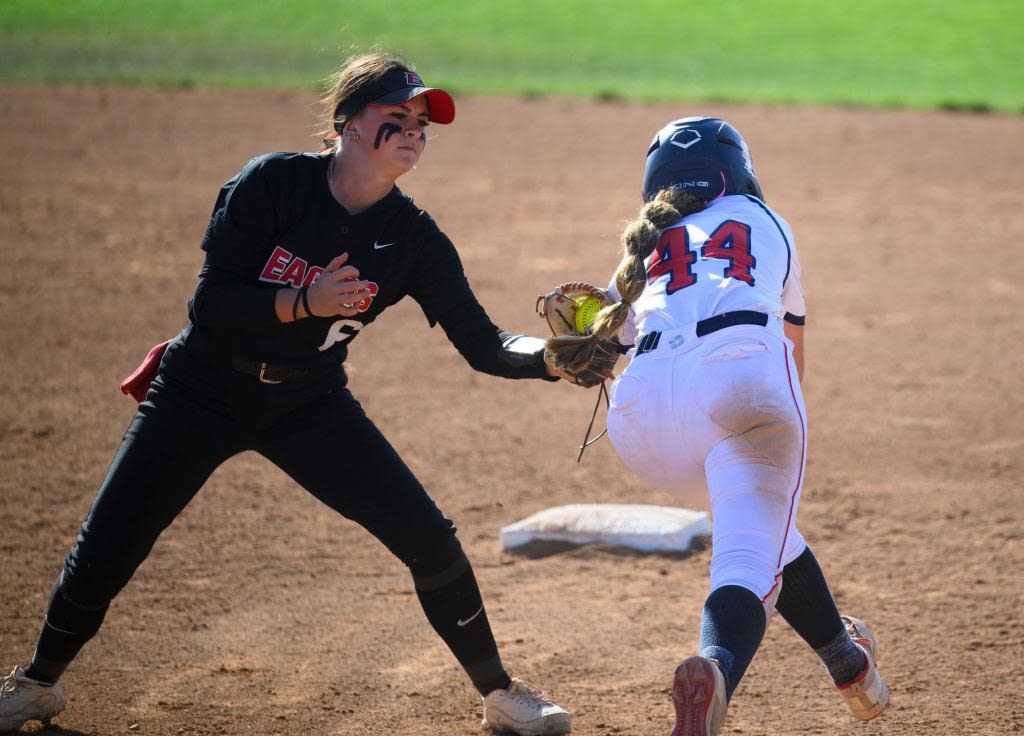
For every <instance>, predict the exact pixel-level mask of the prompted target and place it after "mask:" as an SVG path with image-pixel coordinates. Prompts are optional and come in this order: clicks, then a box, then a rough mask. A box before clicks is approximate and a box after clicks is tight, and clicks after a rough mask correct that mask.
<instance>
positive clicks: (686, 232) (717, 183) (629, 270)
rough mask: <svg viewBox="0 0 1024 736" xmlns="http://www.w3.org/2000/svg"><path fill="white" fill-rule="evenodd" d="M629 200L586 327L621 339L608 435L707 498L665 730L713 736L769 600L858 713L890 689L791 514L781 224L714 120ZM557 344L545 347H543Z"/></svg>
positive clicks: (796, 462)
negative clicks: (704, 562)
mask: <svg viewBox="0 0 1024 736" xmlns="http://www.w3.org/2000/svg"><path fill="white" fill-rule="evenodd" d="M643 194H644V200H645V202H646V203H647V204H645V206H644V208H643V209H642V210H641V212H640V216H639V217H638V219H637V220H635V221H634V222H633V223H631V224H630V225H629V226H627V228H626V231H625V233H624V234H623V244H624V246H625V251H626V255H625V257H624V259H623V262H622V264H620V266H619V269H618V270H617V272H616V275H615V278H614V279H613V281H612V284H611V286H610V288H609V292H610V295H611V296H612V297H613V299H615V300H616V301H617V303H616V304H615V305H613V306H612V307H609V308H606V309H605V310H603V311H602V312H601V313H600V314H599V315H598V318H597V321H596V322H595V325H594V328H593V332H594V333H595V334H594V335H593V336H592V337H591V338H590V339H592V340H596V339H601V338H610V337H612V336H614V335H616V334H618V335H619V339H620V341H621V342H622V343H623V344H632V345H633V347H632V348H631V349H630V350H629V352H628V354H627V355H628V357H629V364H628V366H627V367H626V369H625V371H624V372H623V373H622V375H620V376H619V377H618V378H617V379H616V380H615V381H614V383H613V384H612V387H611V405H610V408H609V411H608V434H609V436H610V438H611V440H612V443H613V445H614V446H615V449H616V451H617V452H618V453H619V455H620V456H621V457H622V460H623V461H624V462H625V463H626V465H628V466H629V467H630V468H631V469H632V470H633V471H634V472H635V473H636V474H637V475H639V476H640V477H641V478H643V479H645V480H646V481H648V482H650V483H651V484H653V485H655V486H658V487H660V488H663V489H665V490H667V491H668V492H670V493H672V494H674V495H676V496H678V497H679V499H680V500H681V501H682V502H683V504H684V505H686V506H688V507H691V508H705V509H709V510H710V511H711V514H712V522H713V524H712V528H713V532H712V558H711V592H710V594H709V596H708V598H707V600H706V602H705V605H704V609H703V614H702V625H701V651H700V656H697V657H691V658H689V659H687V660H685V661H684V662H683V663H682V664H680V665H679V668H678V669H677V671H676V675H675V680H674V682H673V693H672V694H673V699H674V701H675V709H676V727H675V730H674V731H673V736H710V734H715V733H717V732H718V730H719V729H720V728H721V725H722V723H723V721H724V720H725V712H726V708H727V703H728V700H729V698H731V696H732V693H733V691H734V689H735V688H736V686H737V685H738V684H739V681H740V678H741V677H742V676H743V673H744V672H745V670H746V668H747V666H748V665H749V663H750V661H751V659H752V658H753V656H754V653H755V651H756V650H757V647H758V645H759V644H760V641H761V639H762V637H763V635H764V631H765V628H766V626H767V623H768V621H769V620H770V614H771V612H772V611H773V610H775V609H776V607H777V609H778V610H779V612H780V613H781V614H782V615H783V617H784V618H786V620H787V621H788V622H789V623H790V624H791V625H792V626H793V628H794V629H795V630H796V631H797V632H798V633H799V634H800V635H801V636H802V637H803V638H804V639H805V640H806V641H807V642H808V644H810V645H811V647H812V648H814V650H815V651H816V652H817V653H818V654H819V656H820V657H821V658H822V660H823V662H824V663H825V665H826V667H827V669H828V671H829V673H830V675H831V676H832V678H833V680H834V682H835V683H836V684H837V686H838V687H839V688H840V690H841V691H842V692H843V694H844V696H845V697H846V700H847V703H848V704H849V705H850V707H851V709H852V710H853V711H854V713H855V715H857V716H858V717H859V718H861V719H863V720H870V719H871V718H874V717H875V716H877V715H879V714H880V713H881V712H882V711H883V710H884V709H885V707H886V705H887V703H888V690H887V688H886V686H885V684H884V682H883V681H882V679H881V677H880V676H879V675H878V672H877V670H876V669H875V665H874V655H875V639H874V636H873V634H872V633H871V632H870V631H869V630H868V629H867V627H865V626H864V625H863V623H862V622H860V621H859V620H857V619H852V618H848V617H844V618H841V617H840V615H839V612H838V611H837V610H836V607H835V604H834V602H833V600H832V597H831V594H830V593H829V590H828V586H827V584H826V582H825V579H824V577H823V575H822V573H821V569H820V567H819V566H818V564H817V561H816V560H815V558H814V555H813V554H812V553H811V550H810V549H809V548H808V547H807V544H806V542H805V541H804V539H803V537H801V535H800V533H799V531H797V528H796V512H797V506H798V504H799V501H800V489H801V483H802V479H803V471H804V464H805V459H806V454H807V453H806V450H807V422H806V413H805V410H804V403H803V397H802V394H801V391H800V374H802V362H803V359H802V345H803V323H804V315H805V307H804V298H803V293H802V291H801V288H800V266H799V262H798V260H797V256H796V251H795V248H794V242H793V234H792V231H791V230H790V227H789V225H788V224H787V223H786V222H785V220H783V219H782V218H781V217H780V216H779V215H778V214H777V213H775V212H774V211H772V210H771V209H770V208H768V207H767V206H766V205H765V203H764V198H763V195H762V193H761V188H760V184H759V183H758V182H757V179H756V178H755V175H754V168H753V164H752V162H751V159H750V154H749V152H748V149H747V146H746V143H745V142H744V141H743V139H742V137H740V135H739V133H738V132H737V131H736V130H735V129H734V128H733V127H732V126H731V125H729V124H728V123H726V122H725V121H723V120H720V119H716V118H687V119H683V120H677V121H674V122H672V123H670V124H669V125H667V126H666V127H665V128H663V129H662V130H661V131H660V132H659V133H658V135H657V136H656V137H655V139H654V141H653V142H652V144H651V148H650V149H649V150H648V155H647V165H646V170H645V172H644V191H643ZM556 352H557V348H556Z"/></svg>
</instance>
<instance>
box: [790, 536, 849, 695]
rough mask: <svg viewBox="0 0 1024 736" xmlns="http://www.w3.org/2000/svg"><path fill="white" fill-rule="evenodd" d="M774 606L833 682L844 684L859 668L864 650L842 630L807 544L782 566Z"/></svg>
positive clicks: (831, 599) (832, 601) (816, 563)
mask: <svg viewBox="0 0 1024 736" xmlns="http://www.w3.org/2000/svg"><path fill="white" fill-rule="evenodd" d="M775 610H777V611H778V612H779V613H780V614H781V615H782V617H783V618H784V619H786V623H788V624H789V625H790V626H792V627H793V630H794V631H796V633H798V634H799V635H800V636H801V637H802V638H803V640H804V641H806V642H807V643H808V644H809V645H810V647H811V649H813V650H814V652H815V653H816V654H817V655H818V657H820V658H821V661H822V662H823V663H824V664H825V668H826V669H827V670H828V673H829V675H830V676H831V677H832V679H833V680H834V681H835V682H836V684H839V685H842V684H845V683H847V682H849V681H850V680H852V679H853V678H854V677H856V676H857V675H859V674H860V673H861V672H862V671H863V669H864V665H865V657H864V652H863V651H861V649H860V647H858V646H857V645H856V644H854V643H853V640H852V639H851V638H850V635H849V634H848V633H847V632H846V627H845V626H843V621H842V619H841V618H840V616H839V609H837V608H836V603H835V601H834V600H833V598H832V593H831V592H830V591H829V589H828V583H827V582H825V574H824V573H823V572H822V571H821V567H820V566H819V565H818V560H817V559H816V558H815V557H814V553H813V552H811V548H810V547H808V548H807V549H806V550H804V552H803V554H801V555H800V556H799V557H797V558H796V559H795V560H793V561H792V562H790V563H789V564H788V565H786V566H785V567H784V568H783V569H782V591H781V592H780V593H779V600H778V601H776V603H775Z"/></svg>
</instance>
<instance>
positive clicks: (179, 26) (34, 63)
mask: <svg viewBox="0 0 1024 736" xmlns="http://www.w3.org/2000/svg"><path fill="white" fill-rule="evenodd" d="M1022 28H1024V2H1021V1H1020V0H971V2H965V1H964V0H931V1H929V0H916V1H915V0H860V1H859V2H838V1H836V0H821V1H820V2H813V1H811V0H768V1H766V2H754V0H718V1H717V2H715V1H711V2H703V3H684V2H677V1H674V0H629V1H628V2H623V1H622V0H614V1H613V0H590V1H589V2H584V0H547V1H542V0H476V1H472V0H428V1H425V0H416V1H415V2H413V1H412V0H359V1H358V2H356V1H354V0H319V1H317V2H314V1H313V0H265V1H261V0H248V1H246V0H205V1H204V0H175V1H172V0H0V79H4V80H14V81H34V80H46V81H93V80H112V81H119V82H129V83H156V84H202V85H214V86H286V87H296V86H297V87H307V88H311V87H317V86H319V84H320V80H321V79H322V78H323V77H325V76H326V75H327V74H328V73H329V72H330V71H331V69H332V68H333V67H334V66H335V65H336V64H337V63H338V61H339V60H340V59H341V58H343V57H344V56H345V55H347V54H348V53H350V52H352V51H362V50H367V49H370V48H374V47H382V48H387V49H390V50H396V51H399V52H402V53H404V54H405V55H406V56H407V57H408V58H410V60H412V61H413V62H414V63H415V64H416V65H417V67H418V68H419V69H420V71H422V72H423V74H424V76H425V77H426V79H427V81H428V83H432V84H444V85H449V86H450V87H452V88H453V89H455V90H457V91H461V92H484V93H518V94H559V95H580V96H592V97H598V98H605V99H614V98H629V99H640V100H670V99H691V100H734V101H753V102H770V103H826V104H829V103H832V104H835V103H838V104H855V105H880V106H899V107H954V108H965V109H998V110H1013V111H1024V50H1022V49H1024V43H1022V42H1021V29H1022Z"/></svg>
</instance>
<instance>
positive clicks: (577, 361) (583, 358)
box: [546, 189, 707, 372]
mask: <svg viewBox="0 0 1024 736" xmlns="http://www.w3.org/2000/svg"><path fill="white" fill-rule="evenodd" d="M705 206H707V203H706V202H705V201H704V200H703V199H698V198H697V197H695V196H693V195H692V194H690V193H689V192H686V191H685V190H683V189H662V190H661V191H660V192H658V194H657V196H655V197H654V199H652V200H651V201H650V202H648V203H647V204H645V205H644V206H643V207H642V208H641V209H640V214H638V215H637V217H636V219H635V220H633V221H632V222H630V223H629V224H627V225H626V228H625V230H623V231H622V249H623V251H624V257H623V259H622V263H621V264H619V268H618V270H617V271H616V272H615V286H616V288H617V289H618V290H619V294H620V296H621V301H618V302H615V303H614V304H609V305H608V306H607V307H605V308H604V309H602V310H601V311H600V312H598V313H597V316H596V317H595V318H594V324H593V326H592V327H591V328H590V334H589V335H584V336H570V335H563V336H560V337H552V338H550V339H549V340H548V341H547V344H546V347H547V349H548V351H550V353H551V355H552V362H553V363H554V364H555V367H556V368H560V369H563V370H567V371H569V372H574V371H580V370H583V369H585V368H586V367H587V365H588V364H589V362H590V360H591V358H592V357H593V356H594V354H595V351H597V349H598V346H599V343H600V341H601V340H610V339H612V338H613V337H615V336H616V335H618V334H619V331H620V330H621V329H622V326H623V325H624V324H625V323H626V317H628V316H629V309H630V307H631V306H632V305H633V302H635V301H636V300H637V299H639V298H640V295H641V294H642V293H643V290H644V287H645V286H646V285H647V269H646V268H645V267H644V259H645V258H647V256H649V255H650V254H651V253H653V252H654V249H655V248H657V247H658V239H659V238H660V237H661V231H662V230H663V229H664V228H666V227H668V226H669V225H672V224H674V223H676V222H678V221H679V220H681V219H682V218H684V217H686V216H687V215H692V214H693V213H694V212H700V211H701V210H702V209H704V207H705Z"/></svg>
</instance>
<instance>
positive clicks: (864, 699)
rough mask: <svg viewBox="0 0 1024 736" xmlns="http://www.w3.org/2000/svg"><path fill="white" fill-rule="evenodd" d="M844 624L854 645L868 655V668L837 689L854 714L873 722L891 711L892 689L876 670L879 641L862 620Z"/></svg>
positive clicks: (846, 619)
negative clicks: (873, 719) (883, 713)
mask: <svg viewBox="0 0 1024 736" xmlns="http://www.w3.org/2000/svg"><path fill="white" fill-rule="evenodd" d="M843 624H844V625H845V626H846V631H847V633H849V634H850V638H851V639H853V643H854V644H856V645H857V646H859V647H860V648H861V650H862V651H863V652H864V654H865V659H866V660H867V664H865V665H864V670H863V671H862V672H861V673H860V674H859V675H857V676H856V677H855V678H853V680H851V681H850V682H848V683H846V684H844V685H837V686H836V687H838V688H839V692H840V693H842V696H843V699H844V700H845V701H846V704H847V705H848V706H849V707H850V710H851V711H853V714H854V715H855V716H857V718H859V719H860V720H862V721H870V720H871V719H872V718H877V717H878V716H880V715H882V711H884V710H885V709H886V708H888V707H889V688H888V687H886V685H885V681H884V680H883V679H882V676H881V675H879V674H878V670H877V669H876V668H875V654H876V653H877V651H878V639H876V638H875V635H874V633H872V631H871V629H869V628H868V627H867V625H865V623H864V622H863V621H861V620H860V619H859V618H854V617H853V616H843Z"/></svg>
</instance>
